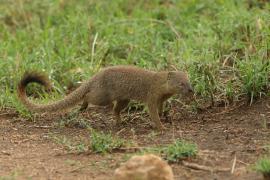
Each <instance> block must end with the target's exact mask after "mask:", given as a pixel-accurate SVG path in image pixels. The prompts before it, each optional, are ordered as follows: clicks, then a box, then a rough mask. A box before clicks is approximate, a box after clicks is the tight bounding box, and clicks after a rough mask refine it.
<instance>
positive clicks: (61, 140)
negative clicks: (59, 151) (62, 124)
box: [51, 135, 88, 153]
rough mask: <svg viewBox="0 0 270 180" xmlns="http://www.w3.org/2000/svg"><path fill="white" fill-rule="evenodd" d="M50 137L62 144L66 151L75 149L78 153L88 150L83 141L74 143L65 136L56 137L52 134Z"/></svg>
mask: <svg viewBox="0 0 270 180" xmlns="http://www.w3.org/2000/svg"><path fill="white" fill-rule="evenodd" d="M51 137H52V139H53V140H54V141H55V142H56V143H58V144H61V145H63V146H64V147H65V148H66V149H67V150H68V151H75V152H78V153H81V152H86V151H88V147H87V145H86V144H84V143H83V142H79V143H74V142H72V141H71V140H70V139H68V138H67V137H66V136H63V137H57V136H53V135H52V136H51Z"/></svg>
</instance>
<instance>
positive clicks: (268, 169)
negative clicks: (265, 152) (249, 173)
mask: <svg viewBox="0 0 270 180" xmlns="http://www.w3.org/2000/svg"><path fill="white" fill-rule="evenodd" d="M254 169H255V170H256V171H258V172H260V173H262V174H263V175H264V176H265V177H268V178H269V177H270V158H269V157H268V158H267V157H265V158H261V159H259V160H258V161H257V162H256V164H255V167H254Z"/></svg>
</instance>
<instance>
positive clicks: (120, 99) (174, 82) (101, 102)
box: [18, 66, 193, 130]
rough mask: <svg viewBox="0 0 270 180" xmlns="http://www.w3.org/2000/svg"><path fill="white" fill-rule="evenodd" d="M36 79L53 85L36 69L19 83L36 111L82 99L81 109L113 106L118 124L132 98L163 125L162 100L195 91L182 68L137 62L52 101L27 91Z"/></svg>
mask: <svg viewBox="0 0 270 180" xmlns="http://www.w3.org/2000/svg"><path fill="white" fill-rule="evenodd" d="M31 82H36V83H39V84H42V85H44V86H45V87H46V88H48V89H49V88H50V86H51V85H50V82H49V80H48V77H47V76H44V75H43V74H40V73H37V72H30V73H26V74H25V75H24V76H23V78H22V79H21V81H20V82H19V84H18V97H19V99H20V100H21V102H22V103H23V104H24V105H25V106H26V107H27V108H28V109H29V110H30V111H34V112H55V111H62V110H64V109H67V108H70V107H73V106H75V105H76V104H78V103H80V102H82V106H81V108H80V110H85V109H87V107H88V104H93V105H98V106H110V105H111V104H114V106H113V113H114V116H115V119H116V124H118V123H120V122H121V118H120V112H121V111H122V110H123V109H124V108H125V107H127V105H128V103H129V101H130V100H135V101H138V102H142V103H144V104H145V105H146V106H148V110H149V114H150V118H151V120H152V122H153V123H152V125H153V126H154V127H156V128H158V129H160V130H161V129H163V125H162V123H161V121H160V118H159V114H162V110H163V103H164V101H166V100H167V99H168V98H170V97H171V96H173V95H174V94H186V93H193V88H192V86H191V84H190V82H189V78H188V76H187V74H186V73H184V72H182V71H161V72H155V71H149V70H145V69H142V68H138V67H135V66H112V67H108V68H104V69H102V70H101V71H100V72H98V73H96V74H95V75H94V76H93V77H92V78H90V79H89V80H87V81H85V82H84V83H82V84H81V86H80V87H79V88H77V89H76V90H75V91H73V92H72V93H70V94H68V95H67V96H66V97H65V98H63V99H62V100H59V101H56V102H52V103H50V104H46V105H43V104H35V103H33V102H32V101H30V100H29V99H28V98H27V96H26V92H25V88H26V86H27V84H28V83H31Z"/></svg>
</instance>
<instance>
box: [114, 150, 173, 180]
mask: <svg viewBox="0 0 270 180" xmlns="http://www.w3.org/2000/svg"><path fill="white" fill-rule="evenodd" d="M152 179H155V180H173V172H172V168H171V167H170V166H169V165H168V164H167V162H165V161H164V160H162V159H161V158H160V157H158V156H156V155H152V154H148V155H143V156H133V157H132V158H130V159H129V160H128V161H127V162H125V163H124V164H122V165H121V166H120V167H119V168H118V169H116V170H115V172H114V180H152Z"/></svg>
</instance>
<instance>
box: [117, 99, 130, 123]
mask: <svg viewBox="0 0 270 180" xmlns="http://www.w3.org/2000/svg"><path fill="white" fill-rule="evenodd" d="M128 103H129V100H118V101H116V103H115V105H114V107H113V114H114V116H115V120H116V122H115V123H116V125H117V124H120V123H121V117H120V112H121V111H122V110H123V109H124V108H125V107H127V105H128Z"/></svg>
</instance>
